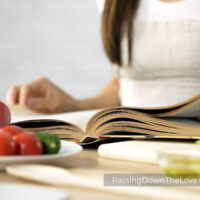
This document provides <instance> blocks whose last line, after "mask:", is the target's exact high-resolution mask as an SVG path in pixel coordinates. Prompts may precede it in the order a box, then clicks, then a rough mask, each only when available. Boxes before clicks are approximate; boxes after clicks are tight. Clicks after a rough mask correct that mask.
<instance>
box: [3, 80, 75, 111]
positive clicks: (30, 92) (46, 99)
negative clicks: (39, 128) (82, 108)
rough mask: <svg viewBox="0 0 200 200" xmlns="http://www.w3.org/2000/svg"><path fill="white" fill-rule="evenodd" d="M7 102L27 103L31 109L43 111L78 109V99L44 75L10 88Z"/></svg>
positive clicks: (11, 103)
mask: <svg viewBox="0 0 200 200" xmlns="http://www.w3.org/2000/svg"><path fill="white" fill-rule="evenodd" d="M7 102H8V104H10V105H13V104H25V105H26V106H28V107H29V108H30V109H32V110H36V111H39V112H43V113H60V112H67V111H74V110H77V108H76V100H75V99H73V98H72V97H71V96H69V95H67V94H66V93H65V92H64V91H62V90H61V89H60V88H58V87H57V86H56V85H54V84H53V83H51V82H50V81H49V80H48V79H46V78H44V77H40V78H38V79H36V80H35V81H33V82H30V83H28V84H26V85H23V86H13V87H12V88H10V89H9V91H8V93H7Z"/></svg>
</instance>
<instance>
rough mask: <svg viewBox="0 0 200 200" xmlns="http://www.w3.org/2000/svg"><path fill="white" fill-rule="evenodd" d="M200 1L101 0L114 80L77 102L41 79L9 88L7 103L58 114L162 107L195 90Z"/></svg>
mask: <svg viewBox="0 0 200 200" xmlns="http://www.w3.org/2000/svg"><path fill="white" fill-rule="evenodd" d="M199 10H200V1H199V0H106V1H105V5H104V10H103V14H102V38H103V44H104V49H105V52H106V54H107V56H108V58H109V59H110V61H111V63H112V68H113V80H111V81H110V83H108V84H107V85H106V86H105V88H103V90H102V91H101V92H100V93H99V94H98V95H96V96H95V97H92V98H88V99H83V100H77V99H74V98H73V97H71V96H69V95H68V94H66V93H65V92H64V91H62V90H60V89H59V88H58V87H57V86H55V85H54V84H53V83H51V82H50V81H49V80H47V79H46V78H43V77H42V78H38V79H37V80H35V81H33V82H31V83H28V84H26V85H24V86H14V87H12V88H11V89H10V90H9V91H8V94H7V99H8V103H10V104H18V103H19V104H26V105H27V106H28V107H30V108H31V109H33V110H37V111H40V112H46V113H58V112H67V111H75V110H85V109H96V108H104V107H109V106H118V105H123V106H161V105H169V104H173V103H177V102H179V101H183V100H185V99H187V98H190V97H191V96H194V95H196V94H198V93H199V92H200V53H199V52H200V12H199Z"/></svg>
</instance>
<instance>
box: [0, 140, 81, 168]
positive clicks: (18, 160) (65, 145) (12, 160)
mask: <svg viewBox="0 0 200 200" xmlns="http://www.w3.org/2000/svg"><path fill="white" fill-rule="evenodd" d="M81 151H82V147H81V146H80V145H78V144H76V143H74V142H66V141H61V149H60V151H59V153H57V154H51V155H39V156H0V168H3V167H5V166H7V165H10V164H23V163H41V162H44V161H49V160H53V159H58V158H65V157H67V156H70V155H73V154H76V153H79V152H81Z"/></svg>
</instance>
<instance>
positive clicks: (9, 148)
mask: <svg viewBox="0 0 200 200" xmlns="http://www.w3.org/2000/svg"><path fill="white" fill-rule="evenodd" d="M15 153H16V144H15V142H14V140H13V139H12V137H11V136H10V135H9V134H8V133H4V132H1V133H0V155H1V156H8V155H15Z"/></svg>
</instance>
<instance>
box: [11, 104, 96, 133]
mask: <svg viewBox="0 0 200 200" xmlns="http://www.w3.org/2000/svg"><path fill="white" fill-rule="evenodd" d="M9 109H10V111H11V123H15V122H19V121H24V120H34V119H56V120H62V121H66V122H70V123H73V124H75V125H77V126H79V127H80V128H81V129H82V130H84V131H85V128H86V125H87V122H88V121H89V119H90V118H91V117H92V116H93V115H94V114H96V113H97V112H98V111H99V110H87V111H76V112H67V113H60V114H43V113H38V112H35V111H32V110H30V109H28V108H27V107H26V106H24V105H14V106H11V107H9Z"/></svg>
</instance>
